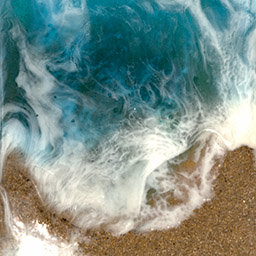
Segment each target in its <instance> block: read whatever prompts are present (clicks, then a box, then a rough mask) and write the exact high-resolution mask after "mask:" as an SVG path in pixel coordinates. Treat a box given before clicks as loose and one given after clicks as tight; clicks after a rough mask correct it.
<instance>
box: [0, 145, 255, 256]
mask: <svg viewBox="0 0 256 256" xmlns="http://www.w3.org/2000/svg"><path fill="white" fill-rule="evenodd" d="M215 169H218V170H217V171H218V176H217V179H216V181H215V185H214V193H215V195H214V197H213V198H212V200H211V201H209V202H206V203H205V204H204V205H203V206H202V207H201V208H200V209H197V210H196V211H195V212H194V214H193V215H192V216H191V217H190V218H189V219H187V220H186V221H184V222H183V223H182V224H181V225H180V226H179V227H178V228H173V229H170V230H166V231H152V232H150V233H144V234H140V233H137V232H135V231H133V232H129V233H127V234H125V235H122V236H120V237H114V236H112V235H111V234H110V233H107V232H104V231H102V230H96V231H95V230H94V231H93V230H91V231H84V230H80V229H79V228H76V227H75V226H74V225H72V224H71V223H70V222H69V221H68V220H67V217H66V216H57V215H56V213H54V212H53V211H51V210H50V209H48V208H47V207H46V206H45V205H44V203H43V201H42V200H41V199H40V196H39V195H38V193H37V190H36V187H35V184H34V182H33V180H32V179H31V177H30V176H29V174H28V170H27V169H26V168H24V167H23V161H22V156H21V155H19V154H17V153H15V154H12V155H10V156H9V157H8V159H7V161H6V163H5V167H4V174H3V180H2V186H3V187H4V189H5V190H6V192H7V194H8V197H9V201H10V207H11V211H12V214H13V216H14V217H15V218H16V219H17V218H18V219H19V220H20V221H21V222H23V223H25V224H26V225H27V226H31V227H32V226H33V223H35V222H36V221H37V222H38V223H41V224H46V225H47V229H48V232H49V233H50V234H52V235H54V236H56V237H58V238H59V239H62V241H69V240H70V239H72V237H73V235H74V234H76V236H77V241H78V245H79V248H78V251H79V253H78V255H90V256H96V255H109V256H122V255H129V256H130V255H134V256H135V255H189V256H190V255H205V256H206V255H209V256H212V255H241V256H242V255H256V215H255V213H256V186H255V182H256V169H255V166H254V161H253V151H252V150H251V149H249V148H247V147H241V148H239V149H237V150H235V151H233V152H228V153H226V155H225V158H224V161H223V163H222V164H221V165H220V166H217V165H216V166H215ZM0 206H1V208H0V214H1V222H0V239H1V247H2V249H3V248H6V246H9V247H12V246H14V245H13V244H12V242H11V241H12V240H11V238H10V237H8V232H7V231H6V229H5V225H4V212H3V207H2V201H1V202H0Z"/></svg>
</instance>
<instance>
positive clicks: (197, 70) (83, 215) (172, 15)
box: [0, 0, 256, 235]
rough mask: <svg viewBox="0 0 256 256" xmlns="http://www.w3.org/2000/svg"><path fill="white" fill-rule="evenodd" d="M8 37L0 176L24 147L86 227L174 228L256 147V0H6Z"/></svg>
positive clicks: (61, 208) (47, 189)
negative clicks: (240, 155) (223, 168)
mask: <svg viewBox="0 0 256 256" xmlns="http://www.w3.org/2000/svg"><path fill="white" fill-rule="evenodd" d="M0 31H1V33H0V65H1V68H0V108H1V112H0V121H1V127H0V128H1V137H0V143H1V165H0V180H1V175H2V168H3V165H4V161H5V158H6V156H7V155H8V154H9V153H10V152H12V151H13V150H20V151H22V152H23V154H24V155H25V159H26V165H27V166H28V167H29V170H30V173H31V175H32V176H33V177H34V179H35V181H36V184H37V187H38V190H39V192H40V193H41V195H42V198H44V200H45V202H46V203H47V204H48V205H49V206H50V207H53V208H54V209H55V211H57V212H59V213H62V212H65V213H68V214H70V215H71V216H72V222H73V223H74V224H75V225H78V226H80V227H83V228H96V227H100V226H104V228H105V229H106V230H110V231H111V232H113V233H114V234H116V235H119V234H123V233H126V232H128V231H130V230H133V229H134V230H137V231H150V230H154V229H167V228H170V227H176V226H178V225H179V224H180V223H181V222H182V221H183V220H184V219H186V218H188V217H189V216H190V215H191V214H192V213H193V211H194V210H195V209H196V208H199V207H200V206H201V205H202V204H203V203H204V202H206V201H208V200H209V199H210V198H211V197H212V196H213V195H214V192H213V188H212V187H213V185H212V183H213V181H214V179H215V177H216V173H213V172H211V169H212V167H213V166H214V164H215V163H216V159H221V157H222V156H223V154H224V153H225V151H227V150H233V149H235V148H237V147H240V146H242V145H247V146H249V147H252V148H256V132H255V128H256V90H255V89H256V2H255V1H254V0H201V1H200V0H189V1H188V0H151V1H149V0H137V1H135V0H134V1H133V0H126V1H124V0H108V1H105V0H87V1H86V0H2V1H1V2H0ZM184 162H185V164H184ZM186 163H187V165H188V164H189V163H190V168H185V167H184V166H186ZM188 169H189V170H188ZM1 194H2V197H3V200H4V202H5V204H6V205H7V204H8V203H7V201H8V195H6V194H5V193H4V192H1ZM173 202H175V203H173ZM6 207H7V206H6ZM7 213H8V211H6V214H7ZM7 224H8V223H7Z"/></svg>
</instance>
